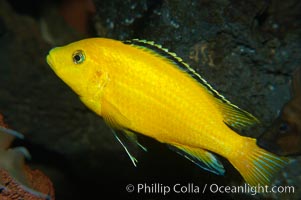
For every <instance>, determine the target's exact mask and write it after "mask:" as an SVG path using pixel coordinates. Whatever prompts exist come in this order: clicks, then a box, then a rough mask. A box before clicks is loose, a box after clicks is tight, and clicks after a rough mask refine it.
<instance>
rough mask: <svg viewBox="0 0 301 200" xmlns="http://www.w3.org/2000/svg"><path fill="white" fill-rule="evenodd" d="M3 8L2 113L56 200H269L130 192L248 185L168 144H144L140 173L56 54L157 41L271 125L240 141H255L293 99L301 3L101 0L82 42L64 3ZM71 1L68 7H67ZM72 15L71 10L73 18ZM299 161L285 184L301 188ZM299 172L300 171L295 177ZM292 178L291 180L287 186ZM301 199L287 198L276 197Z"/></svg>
mask: <svg viewBox="0 0 301 200" xmlns="http://www.w3.org/2000/svg"><path fill="white" fill-rule="evenodd" d="M20 2H21V1H16V0H10V1H5V0H0V61H1V62H0V113H2V114H3V115H4V117H5V119H6V122H7V123H8V124H9V125H10V127H11V128H14V129H16V130H18V131H20V132H22V133H24V134H25V136H26V140H25V141H18V142H17V143H18V145H19V144H22V145H24V146H26V147H27V148H28V149H29V151H30V152H31V154H32V160H31V161H29V164H31V165H32V166H34V167H36V168H39V169H41V170H42V171H43V172H45V173H46V174H47V175H48V176H50V178H51V179H52V181H53V183H54V186H55V189H56V196H57V199H64V200H68V199H91V198H92V197H93V196H96V197H97V198H96V199H101V198H104V195H105V194H109V195H110V198H112V199H113V198H118V197H119V198H120V197H121V198H123V199H136V198H138V199H163V198H164V199H187V198H189V199H201V198H203V197H207V198H218V197H222V198H223V199H226V198H229V199H230V198H240V197H244V198H249V199H253V198H260V197H258V196H249V195H225V194H210V193H209V192H207V193H206V194H184V195H175V194H173V195H167V196H162V195H160V194H153V195H142V194H134V193H133V194H129V193H127V192H126V190H125V186H126V185H127V184H129V183H132V184H134V185H136V184H138V183H147V184H149V185H150V184H152V183H161V184H166V185H174V184H175V183H181V184H183V185H185V184H187V183H194V184H195V185H199V186H201V187H202V186H203V185H204V184H206V183H207V184H211V183H217V184H220V185H241V184H242V180H241V178H240V176H239V174H238V173H237V172H236V171H235V169H233V167H232V166H231V165H230V164H229V163H228V162H227V161H226V160H225V159H222V161H223V163H224V164H225V168H226V170H227V173H226V175H225V176H224V177H220V176H216V175H214V174H211V173H208V172H205V171H203V170H201V169H199V168H197V167H196V166H194V165H193V164H192V163H190V162H189V161H187V160H186V159H184V158H181V157H179V156H178V155H177V154H175V153H174V152H171V151H170V150H169V149H167V148H166V147H165V145H162V144H158V143H157V142H155V141H153V140H151V139H148V138H144V137H142V138H141V140H142V143H144V144H145V146H147V147H148V149H149V152H147V153H144V152H142V153H140V154H139V163H138V167H137V168H134V167H133V166H132V163H131V162H130V160H129V159H128V157H127V155H126V154H125V152H124V150H123V149H122V147H121V145H119V144H118V142H117V141H115V138H114V137H113V135H112V133H111V132H110V130H109V129H108V127H107V126H106V125H105V124H104V122H103V121H102V119H101V118H100V117H98V116H96V115H95V114H94V113H92V112H91V111H89V110H88V109H87V108H85V106H84V105H83V104H82V103H81V102H80V101H79V100H78V98H77V96H76V95H75V94H74V93H73V92H72V91H71V90H70V89H69V88H68V87H67V86H66V85H65V84H64V83H63V82H62V81H61V80H60V79H59V78H58V77H56V75H55V74H54V73H53V72H52V71H51V69H50V68H49V67H48V66H47V64H46V62H45V56H46V54H47V52H48V51H49V50H50V49H51V48H52V47H54V46H56V45H63V44H67V43H69V42H72V41H75V40H78V39H80V38H84V37H95V36H101V37H109V38H115V39H119V40H124V39H131V38H142V39H147V40H153V41H155V42H156V43H158V44H161V45H162V46H164V47H166V48H168V49H169V50H171V51H173V52H176V53H177V54H178V55H179V56H180V57H182V58H183V59H184V60H185V61H186V62H187V63H189V64H190V65H191V66H193V67H194V68H195V69H196V70H197V71H198V72H199V73H200V74H201V75H202V76H203V77H204V78H205V79H206V80H207V81H208V82H209V83H210V84H211V85H212V86H213V87H214V88H216V89H217V90H218V91H220V93H221V94H223V95H224V96H226V97H227V98H228V99H229V100H231V101H232V102H233V103H235V104H236V105H238V106H240V107H241V108H244V109H245V110H248V111H249V112H251V113H253V114H254V115H255V116H257V117H258V118H259V119H260V120H261V121H262V123H261V124H260V125H259V126H257V127H254V128H252V129H250V130H246V131H245V132H243V133H241V134H245V135H249V136H252V137H256V136H258V135H259V134H261V133H262V132H263V131H264V130H265V129H266V128H267V127H268V126H269V125H270V124H271V122H272V121H273V119H274V118H275V117H276V116H277V114H278V112H279V110H280V109H281V107H282V105H283V104H284V103H285V102H286V101H287V100H288V99H289V98H290V93H289V81H290V77H291V73H292V71H293V70H294V69H295V68H296V67H298V66H300V63H301V56H300V52H301V37H300V31H301V16H300V15H301V13H300V10H301V4H300V2H299V1H297V0H286V1H277V0H255V1H251V0H249V1H234V0H215V1H210V0H202V1H199V0H187V1H181V0H173V1H170V0H165V1H163V0H141V1H134V0H127V1H123V0H111V1H105V0H94V5H95V8H96V13H94V17H93V21H92V23H91V27H92V28H94V31H90V32H89V33H85V34H81V33H78V32H77V31H76V30H74V29H73V28H72V27H70V26H69V25H68V23H66V22H65V21H64V19H63V17H62V16H61V15H60V14H59V12H58V11H57V8H58V7H59V6H58V5H60V3H61V2H63V1H50V0H43V1H35V0H30V1H29V0H28V1H26V2H25V3H20ZM66 2H67V1H66ZM70 12H72V10H71V11H70ZM296 169H300V165H299V162H295V163H293V164H292V165H291V166H289V167H288V168H287V169H285V170H284V171H283V172H282V173H281V174H280V175H279V177H278V178H277V180H276V183H278V184H279V182H280V183H282V184H283V185H288V184H293V185H300V179H301V178H300V170H296ZM296 171H297V172H296ZM285 177H286V178H285ZM276 197H278V198H282V197H286V198H289V197H290V198H300V197H301V195H300V191H299V192H296V193H295V194H294V196H290V195H287V194H281V195H280V194H279V195H274V196H273V195H267V198H276Z"/></svg>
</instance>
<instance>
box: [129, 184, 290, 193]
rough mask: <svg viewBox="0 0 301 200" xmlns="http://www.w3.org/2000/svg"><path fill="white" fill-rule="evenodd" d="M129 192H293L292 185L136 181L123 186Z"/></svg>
mask: <svg viewBox="0 0 301 200" xmlns="http://www.w3.org/2000/svg"><path fill="white" fill-rule="evenodd" d="M125 189H126V191H127V192H129V193H137V194H161V195H168V194H170V193H174V194H205V193H206V192H210V193H213V194H243V193H244V194H250V195H256V194H259V193H289V194H290V193H294V192H295V187H294V186H267V185H259V184H258V185H256V186H251V185H249V184H244V185H242V186H225V185H218V184H215V183H213V184H203V185H198V184H195V183H186V184H180V183H176V184H174V185H167V184H162V183H138V184H128V185H127V186H126V187H125Z"/></svg>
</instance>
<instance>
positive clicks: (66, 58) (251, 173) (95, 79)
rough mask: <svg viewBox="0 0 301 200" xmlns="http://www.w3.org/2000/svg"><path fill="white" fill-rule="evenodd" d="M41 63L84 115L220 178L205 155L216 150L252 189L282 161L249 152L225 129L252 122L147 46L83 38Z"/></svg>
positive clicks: (253, 148) (250, 142) (169, 56)
mask: <svg viewBox="0 0 301 200" xmlns="http://www.w3.org/2000/svg"><path fill="white" fill-rule="evenodd" d="M47 62H48V63H49V65H50V66H51V67H52V69H53V70H54V71H55V73H56V74H57V75H58V76H59V77H60V78H61V79H62V80H63V81H65V83H66V84H68V85H69V86H70V87H71V88H72V89H73V90H74V91H75V92H76V93H77V94H78V95H79V96H80V98H81V100H82V101H83V102H84V103H85V104H86V105H87V106H88V107H89V108H90V109H91V110H93V111H94V112H96V113H97V114H98V115H100V116H102V117H103V118H104V120H105V121H106V122H107V123H108V124H109V125H110V126H111V127H113V128H114V129H116V130H122V131H124V132H125V134H127V136H128V137H129V138H132V141H135V142H137V140H136V138H135V136H134V133H141V134H143V135H146V136H149V137H152V138H154V139H156V140H158V141H160V142H162V143H166V144H169V145H170V146H172V147H174V148H175V150H176V151H177V152H179V153H180V154H182V155H185V156H186V157H187V158H188V159H190V160H191V161H193V162H195V163H196V164H198V165H199V166H201V167H203V168H205V169H207V170H209V171H211V172H214V173H216V174H223V173H224V169H223V166H222V165H221V163H219V162H218V160H217V159H216V158H215V157H214V155H213V154H212V153H210V152H214V153H217V154H219V155H222V156H223V157H225V158H227V159H228V160H229V161H230V162H231V163H232V164H233V165H234V167H235V168H236V169H237V170H238V171H239V172H240V173H241V174H242V176H243V177H244V179H245V180H246V181H247V182H248V183H250V184H253V185H255V184H258V183H260V184H268V183H269V181H270V179H271V178H272V176H273V174H274V173H275V172H276V171H278V170H279V169H280V168H281V167H282V166H283V165H284V164H285V163H286V160H285V159H284V158H278V157H277V156H275V155H273V154H270V153H269V152H267V151H265V150H263V149H261V148H259V147H257V145H256V140H255V139H252V138H247V137H242V136H240V135H238V134H237V133H236V132H234V131H233V130H232V129H231V128H229V126H230V127H232V128H234V129H240V128H243V127H245V126H248V125H252V124H253V123H256V122H257V119H256V118H255V117H253V116H252V115H251V114H249V113H247V112H245V111H243V110H241V109H239V108H238V107H237V106H235V105H233V104H231V103H230V102H229V101H227V100H226V99H225V98H224V97H223V96H221V95H219V94H218V92H217V91H215V90H214V89H213V88H212V87H211V86H210V85H209V84H207V82H206V81H205V80H204V79H203V78H202V77H200V75H198V74H197V73H195V72H194V71H193V69H191V68H190V67H189V66H188V65H187V64H185V63H184V62H182V60H181V59H180V58H178V57H177V56H176V55H175V54H173V53H170V52H168V51H167V50H166V49H163V48H162V47H161V46H159V45H155V44H154V43H152V42H147V41H141V40H131V41H126V42H120V41H116V40H111V39H104V38H92V39H86V40H82V41H79V42H75V43H72V44H69V45H67V46H65V47H59V48H55V49H53V50H51V52H50V53H49V55H48V56H47ZM183 68H186V70H184V69H183ZM192 76H195V77H196V79H198V80H196V79H195V78H193V77H192ZM117 139H118V138H117ZM137 143H138V142H137ZM138 144H139V143H138ZM139 145H140V144H139ZM141 146H142V145H141ZM125 148H126V147H125ZM128 153H129V152H128ZM130 157H131V156H130ZM134 161H135V158H134ZM270 166H271V167H270Z"/></svg>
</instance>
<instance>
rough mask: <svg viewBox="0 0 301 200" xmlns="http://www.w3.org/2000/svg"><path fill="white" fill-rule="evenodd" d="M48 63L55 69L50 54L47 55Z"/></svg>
mask: <svg viewBox="0 0 301 200" xmlns="http://www.w3.org/2000/svg"><path fill="white" fill-rule="evenodd" d="M46 61H47V63H48V65H49V66H50V67H51V68H52V67H53V60H52V58H51V56H50V54H48V55H47V57H46Z"/></svg>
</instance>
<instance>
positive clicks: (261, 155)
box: [229, 138, 288, 185]
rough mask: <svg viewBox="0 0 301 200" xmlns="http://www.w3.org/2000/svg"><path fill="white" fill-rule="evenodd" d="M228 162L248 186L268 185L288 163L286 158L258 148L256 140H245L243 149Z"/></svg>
mask: <svg viewBox="0 0 301 200" xmlns="http://www.w3.org/2000/svg"><path fill="white" fill-rule="evenodd" d="M229 161H230V162H231V164H232V165H233V166H234V167H235V168H236V169H237V170H238V171H239V173H240V174H241V175H242V177H243V178H244V180H245V181H246V182H247V183H248V184H250V185H258V184H260V185H270V183H271V181H272V178H273V176H275V174H276V173H277V172H278V171H279V170H281V169H282V168H283V167H284V166H285V165H286V164H287V163H288V158H285V157H279V156H277V155H275V154H272V153H270V152H268V151H266V150H264V149H262V148H260V147H258V146H257V145H256V139H253V138H245V144H244V145H243V149H240V150H238V152H237V153H235V156H234V157H233V158H230V159H229Z"/></svg>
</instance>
